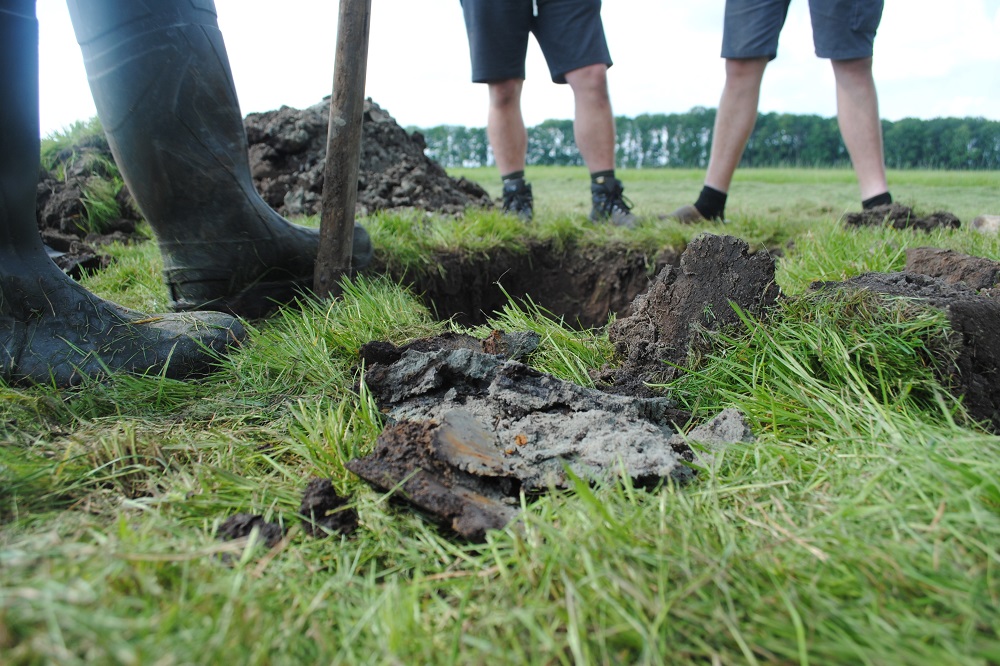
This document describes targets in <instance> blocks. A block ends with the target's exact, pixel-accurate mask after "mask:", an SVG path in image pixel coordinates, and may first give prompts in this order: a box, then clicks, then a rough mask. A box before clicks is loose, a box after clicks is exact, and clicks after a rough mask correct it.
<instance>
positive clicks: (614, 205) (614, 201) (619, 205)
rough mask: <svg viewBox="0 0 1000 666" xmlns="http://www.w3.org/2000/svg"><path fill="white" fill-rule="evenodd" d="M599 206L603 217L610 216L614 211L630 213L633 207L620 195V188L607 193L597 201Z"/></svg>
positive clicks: (629, 201) (633, 205)
mask: <svg viewBox="0 0 1000 666" xmlns="http://www.w3.org/2000/svg"><path fill="white" fill-rule="evenodd" d="M599 205H600V210H601V213H603V214H604V215H611V214H613V213H614V212H615V211H621V212H623V213H630V212H632V209H633V208H634V207H635V204H634V203H632V201H631V200H630V199H629V198H628V197H626V196H625V195H624V194H623V193H622V190H621V188H620V187H618V188H615V189H614V190H611V191H609V192H608V193H607V194H606V195H605V196H604V197H602V198H601V199H600V200H599Z"/></svg>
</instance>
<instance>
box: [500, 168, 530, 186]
mask: <svg viewBox="0 0 1000 666" xmlns="http://www.w3.org/2000/svg"><path fill="white" fill-rule="evenodd" d="M500 180H502V181H503V182H505V183H506V182H509V181H511V180H524V170H523V169H522V170H521V171H511V172H510V173H508V174H507V175H505V176H500Z"/></svg>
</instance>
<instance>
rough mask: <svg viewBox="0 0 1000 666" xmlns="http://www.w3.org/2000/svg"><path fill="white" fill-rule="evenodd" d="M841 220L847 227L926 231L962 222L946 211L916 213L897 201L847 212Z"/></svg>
mask: <svg viewBox="0 0 1000 666" xmlns="http://www.w3.org/2000/svg"><path fill="white" fill-rule="evenodd" d="M842 221H843V223H844V224H845V225H847V226H849V227H880V226H888V227H892V228H893V229H919V230H921V231H928V232H929V231H933V230H934V229H938V228H940V227H944V228H945V229H957V228H959V227H960V226H962V222H961V221H960V220H959V219H958V218H957V217H955V215H953V214H951V213H949V212H947V211H937V212H935V213H931V214H930V215H917V214H916V213H915V212H914V210H913V209H912V208H910V207H909V206H904V205H902V204H899V203H891V204H888V205H885V206H875V207H874V208H870V209H868V210H863V211H861V212H860V213H848V214H847V215H845V216H844V217H843V218H842Z"/></svg>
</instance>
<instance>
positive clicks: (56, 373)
mask: <svg viewBox="0 0 1000 666" xmlns="http://www.w3.org/2000/svg"><path fill="white" fill-rule="evenodd" d="M0 68H2V69H0V71H3V73H4V75H3V77H2V78H0V381H3V382H8V383H14V382H26V383H54V384H55V385H57V386H70V385H72V384H75V383H78V382H79V381H81V380H82V379H83V378H84V377H86V376H92V377H93V376H100V375H103V374H105V373H108V372H118V371H121V372H137V373H146V372H149V373H156V374H159V373H163V374H165V375H166V376H168V377H175V378H180V377H186V376H190V375H192V374H196V373H201V372H204V371H206V370H208V369H210V368H211V366H212V364H213V362H214V360H215V359H216V358H217V354H218V353H219V352H222V351H224V350H225V349H226V348H227V347H228V346H229V345H230V344H231V343H234V342H236V341H237V340H239V339H240V338H242V337H243V336H244V335H245V332H244V329H243V327H242V326H241V325H240V323H239V322H238V321H237V320H235V319H233V318H232V317H230V316H228V315H223V314H219V313H198V314H186V315H180V314H168V315H154V316H147V315H145V314H141V313H138V312H133V311H131V310H127V309H125V308H123V307H120V306H118V305H115V304H114V303H110V302H108V301H104V300H101V299H100V298H98V297H96V296H94V295H93V294H91V293H90V292H88V291H87V290H85V289H83V288H82V287H80V286H79V285H78V284H77V283H76V282H74V281H73V280H72V279H70V278H69V277H67V276H66V275H65V274H64V273H63V272H62V271H61V270H59V268H58V267H57V266H56V265H55V264H54V263H52V260H51V259H49V257H48V255H47V253H46V252H45V248H44V246H43V245H42V240H41V237H40V236H39V234H38V223H37V221H36V218H35V192H36V186H37V184H38V173H39V139H38V136H39V131H38V130H39V128H38V22H37V21H36V20H35V0H0Z"/></svg>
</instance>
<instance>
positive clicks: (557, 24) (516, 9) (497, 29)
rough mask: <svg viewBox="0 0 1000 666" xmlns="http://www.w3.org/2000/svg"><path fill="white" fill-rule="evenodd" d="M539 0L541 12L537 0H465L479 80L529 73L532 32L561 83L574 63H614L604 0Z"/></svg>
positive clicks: (475, 74) (575, 66) (474, 68)
mask: <svg viewBox="0 0 1000 666" xmlns="http://www.w3.org/2000/svg"><path fill="white" fill-rule="evenodd" d="M535 1H536V3H537V7H538V16H534V14H533V2H532V0H461V3H462V11H463V12H464V13H465V29H466V31H467V32H468V33H469V54H470V55H471V57H472V80H473V81H474V82H476V83H487V82H489V81H503V80H506V79H523V78H524V60H525V57H526V55H527V53H528V35H529V34H534V35H535V39H536V40H538V45H539V46H540V47H541V48H542V53H543V54H544V55H545V62H546V63H548V65H549V73H550V74H551V75H552V80H553V81H555V82H556V83H566V72H572V71H573V70H574V69H580V68H581V67H586V66H588V65H596V64H600V63H603V64H605V65H607V66H608V67H610V66H611V54H610V53H609V52H608V43H607V40H606V39H605V37H604V24H603V23H602V22H601V0H535Z"/></svg>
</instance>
